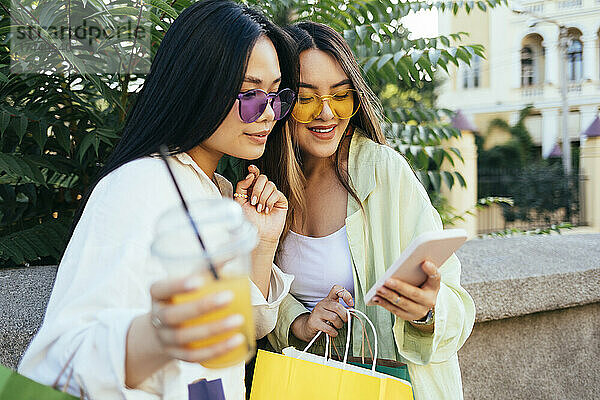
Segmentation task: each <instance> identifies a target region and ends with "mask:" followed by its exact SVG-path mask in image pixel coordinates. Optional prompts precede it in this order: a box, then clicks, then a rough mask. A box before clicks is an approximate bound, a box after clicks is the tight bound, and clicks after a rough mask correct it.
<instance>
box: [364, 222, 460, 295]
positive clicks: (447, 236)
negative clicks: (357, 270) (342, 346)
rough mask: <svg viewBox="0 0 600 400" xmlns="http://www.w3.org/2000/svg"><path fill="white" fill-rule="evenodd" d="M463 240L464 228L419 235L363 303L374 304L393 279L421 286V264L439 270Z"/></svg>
mask: <svg viewBox="0 0 600 400" xmlns="http://www.w3.org/2000/svg"><path fill="white" fill-rule="evenodd" d="M466 240H467V232H466V231H465V230H464V229H445V230H442V231H432V232H425V233H422V234H420V235H419V236H417V237H416V238H415V239H414V240H413V241H412V242H411V243H410V244H409V245H408V247H407V248H406V249H404V251H403V252H402V254H400V257H398V259H397V260H396V261H395V262H394V263H393V264H392V265H391V266H390V267H389V268H388V269H387V271H385V274H383V276H381V277H380V278H379V279H378V280H377V282H376V283H375V284H374V285H373V286H372V287H371V289H369V291H368V292H367V294H366V296H365V304H367V305H370V306H372V305H375V304H374V303H373V302H372V300H373V297H375V295H376V294H377V289H379V288H380V287H382V286H383V285H384V283H385V281H386V280H388V279H389V278H392V277H394V278H398V279H401V280H403V281H404V282H407V283H410V284H411V285H414V286H421V285H422V284H423V283H424V282H425V281H426V280H427V275H426V274H425V272H423V269H422V268H421V264H423V262H424V261H431V262H433V263H434V264H435V265H436V266H437V267H438V268H439V267H441V266H442V264H443V263H445V262H446V260H447V259H448V258H450V256H451V255H452V254H453V253H454V252H455V251H456V250H458V249H459V248H460V246H462V244H463V243H464V242H465V241H466Z"/></svg>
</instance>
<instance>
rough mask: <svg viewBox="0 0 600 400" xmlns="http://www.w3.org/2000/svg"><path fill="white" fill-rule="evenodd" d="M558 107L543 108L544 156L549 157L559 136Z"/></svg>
mask: <svg viewBox="0 0 600 400" xmlns="http://www.w3.org/2000/svg"><path fill="white" fill-rule="evenodd" d="M558 126H559V119H558V108H549V109H545V110H542V157H544V158H548V156H549V155H550V153H552V149H553V148H554V145H556V143H557V138H558Z"/></svg>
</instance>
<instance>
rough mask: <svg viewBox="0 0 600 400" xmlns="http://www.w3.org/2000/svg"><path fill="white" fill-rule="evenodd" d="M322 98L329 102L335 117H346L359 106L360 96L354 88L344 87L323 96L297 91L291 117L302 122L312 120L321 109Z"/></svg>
mask: <svg viewBox="0 0 600 400" xmlns="http://www.w3.org/2000/svg"><path fill="white" fill-rule="evenodd" d="M324 100H327V101H328V102H329V108H330V109H331V112H332V113H333V115H334V117H335V118H337V119H348V118H350V117H352V116H353V115H354V114H356V112H357V111H358V109H359V108H360V96H359V93H358V91H356V90H355V89H344V90H340V91H339V92H336V93H334V94H329V95H323V96H319V95H317V94H314V93H299V94H298V100H297V101H296V105H295V106H294V110H293V111H292V117H294V119H295V120H296V121H298V122H301V123H303V124H307V123H309V122H311V121H313V120H314V119H315V118H317V117H318V116H319V115H320V114H321V111H323V101H324Z"/></svg>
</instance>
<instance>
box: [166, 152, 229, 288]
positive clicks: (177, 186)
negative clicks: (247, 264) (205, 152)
mask: <svg viewBox="0 0 600 400" xmlns="http://www.w3.org/2000/svg"><path fill="white" fill-rule="evenodd" d="M168 151H169V149H168V148H167V146H165V145H164V144H163V145H161V146H160V148H159V153H160V157H161V158H162V159H163V161H164V162H165V165H166V166H167V170H168V171H169V175H171V179H172V180H173V184H174V185H175V189H177V194H178V195H179V198H180V199H181V204H182V205H183V209H184V211H185V215H187V217H188V219H189V221H190V224H191V225H192V229H193V230H194V233H195V234H196V237H197V238H198V241H199V242H200V247H202V250H204V252H206V246H204V241H203V240H202V237H201V236H200V232H199V231H198V227H197V226H196V223H195V222H194V219H193V218H192V215H191V214H190V209H189V208H188V205H187V202H186V201H185V199H184V198H183V193H181V189H179V185H178V184H177V179H175V175H174V174H173V170H172V169H171V166H170V165H169V160H167V153H168ZM207 259H208V267H209V268H210V272H211V273H212V275H213V277H214V278H215V279H219V275H218V274H217V270H216V269H215V266H214V265H213V263H212V261H211V260H210V258H208V257H207Z"/></svg>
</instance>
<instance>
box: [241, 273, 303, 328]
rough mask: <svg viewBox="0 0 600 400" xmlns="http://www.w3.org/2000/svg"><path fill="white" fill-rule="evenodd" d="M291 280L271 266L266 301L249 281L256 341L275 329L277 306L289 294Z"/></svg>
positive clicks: (291, 278) (292, 278)
mask: <svg viewBox="0 0 600 400" xmlns="http://www.w3.org/2000/svg"><path fill="white" fill-rule="evenodd" d="M293 280H294V276H293V275H290V274H286V273H284V272H283V271H281V270H280V269H279V267H277V266H276V265H275V264H273V266H272V269H271V281H270V282H269V296H268V298H267V299H265V297H264V296H263V294H262V292H261V291H260V289H259V288H258V287H257V286H256V285H255V284H254V282H252V281H250V301H251V302H252V306H253V310H254V324H255V326H256V336H257V339H260V338H263V337H264V336H266V335H267V334H268V333H269V332H271V331H272V330H273V329H274V328H275V324H276V323H277V313H278V311H279V305H280V304H281V302H282V301H283V299H284V298H285V296H287V294H288V293H289V292H290V286H291V285H292V281H293Z"/></svg>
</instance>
